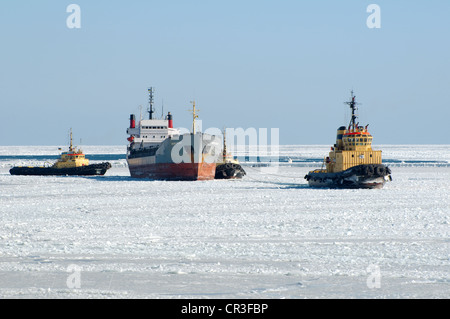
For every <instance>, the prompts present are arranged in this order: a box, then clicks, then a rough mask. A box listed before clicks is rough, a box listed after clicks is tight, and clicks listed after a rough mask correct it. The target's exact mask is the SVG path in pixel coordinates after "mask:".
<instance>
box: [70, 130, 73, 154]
mask: <svg viewBox="0 0 450 319" xmlns="http://www.w3.org/2000/svg"><path fill="white" fill-rule="evenodd" d="M69 152H73V146H72V128H70V146H69Z"/></svg>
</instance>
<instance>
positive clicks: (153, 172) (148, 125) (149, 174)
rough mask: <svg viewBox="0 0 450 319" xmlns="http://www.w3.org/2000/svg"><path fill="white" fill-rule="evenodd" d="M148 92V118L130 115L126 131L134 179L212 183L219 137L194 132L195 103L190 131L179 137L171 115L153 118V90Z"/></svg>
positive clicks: (128, 159) (130, 167) (129, 160)
mask: <svg viewBox="0 0 450 319" xmlns="http://www.w3.org/2000/svg"><path fill="white" fill-rule="evenodd" d="M148 92H149V104H150V107H149V111H148V113H149V118H148V119H147V120H139V122H138V123H136V116H135V115H134V114H131V115H130V127H129V128H128V129H127V134H128V135H129V137H128V142H129V145H128V147H127V163H128V168H129V171H130V175H131V177H133V178H147V179H151V180H176V181H196V180H212V179H214V176H215V173H216V161H217V158H218V156H219V155H220V150H221V146H220V143H219V138H218V137H217V136H215V135H210V134H205V133H202V132H196V128H195V120H196V119H197V118H198V114H197V112H198V111H197V110H196V108H195V101H193V102H191V103H193V109H192V115H193V119H192V132H190V133H185V134H181V133H180V130H178V129H175V128H174V127H173V117H172V114H171V113H170V112H168V114H167V116H166V117H165V118H164V119H156V118H153V113H154V110H153V93H154V91H153V88H150V89H148Z"/></svg>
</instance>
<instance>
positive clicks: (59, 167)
mask: <svg viewBox="0 0 450 319" xmlns="http://www.w3.org/2000/svg"><path fill="white" fill-rule="evenodd" d="M110 168H111V164H110V163H109V162H106V163H100V164H91V165H89V160H88V159H87V158H86V157H85V154H84V153H83V151H82V150H81V149H76V148H74V147H73V145H72V130H70V146H69V151H68V152H63V153H62V154H61V156H60V158H59V159H58V160H57V161H56V163H55V164H53V165H52V166H49V167H23V166H18V167H13V168H11V169H10V171H9V173H10V174H11V175H78V176H89V175H104V174H105V173H106V171H107V170H108V169H110Z"/></svg>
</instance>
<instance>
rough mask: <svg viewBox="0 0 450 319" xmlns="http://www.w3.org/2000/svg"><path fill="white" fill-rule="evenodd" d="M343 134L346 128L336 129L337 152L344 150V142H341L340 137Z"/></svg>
mask: <svg viewBox="0 0 450 319" xmlns="http://www.w3.org/2000/svg"><path fill="white" fill-rule="evenodd" d="M345 133H347V128H346V127H345V126H341V127H339V128H338V129H337V135H336V147H337V149H338V150H342V149H344V142H343V141H342V137H343V136H344V134H345Z"/></svg>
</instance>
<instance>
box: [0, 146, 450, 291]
mask: <svg viewBox="0 0 450 319" xmlns="http://www.w3.org/2000/svg"><path fill="white" fill-rule="evenodd" d="M379 148H380V149H382V150H383V159H384V161H385V163H386V164H388V165H389V166H390V167H391V170H392V177H393V181H392V182H390V183H387V184H386V185H385V187H384V188H383V189H380V190H332V189H311V188H309V187H308V186H307V184H306V181H305V180H304V179H303V177H304V175H305V174H306V173H307V172H308V171H309V170H311V169H312V168H317V167H320V164H321V163H320V161H321V159H322V158H323V156H325V155H326V153H327V152H328V150H329V146H321V145H290V146H281V147H280V158H279V160H280V164H279V165H278V166H275V167H270V168H267V167H258V166H259V165H255V163H253V162H246V163H245V164H244V168H245V169H246V171H247V176H245V177H244V178H243V179H242V180H235V181H223V180H222V181H221V180H213V181H204V182H203V181H202V182H163V181H148V180H136V179H132V178H130V176H129V172H128V168H127V165H126V161H125V156H124V153H125V146H100V147H99V146H85V147H83V150H84V151H85V153H86V154H88V155H89V156H90V158H91V161H92V162H96V161H110V162H111V163H112V164H113V167H112V168H111V169H110V170H109V171H108V172H107V174H106V175H105V176H101V177H50V176H45V177H27V176H11V175H9V169H10V168H11V167H12V166H14V165H42V164H44V163H45V162H53V161H54V159H55V158H56V157H57V155H58V153H59V151H58V147H57V146H45V147H36V146H32V147H31V146H30V147H26V146H14V147H11V146H9V147H6V146H1V147H0V221H1V222H0V297H1V298H155V299H156V298H164V299H171V298H220V299H221V298H227V299H235V298H257V299H259V298H269V299H275V298H276V299H279V298H286V299H294V298H448V297H449V291H450V225H449V222H450V208H449V207H450V145H382V146H379ZM289 158H290V159H292V163H290V162H287V159H289ZM256 164H261V163H256Z"/></svg>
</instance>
